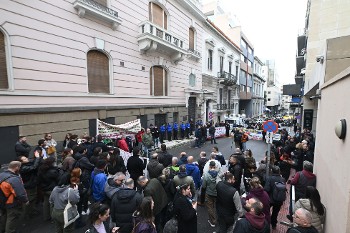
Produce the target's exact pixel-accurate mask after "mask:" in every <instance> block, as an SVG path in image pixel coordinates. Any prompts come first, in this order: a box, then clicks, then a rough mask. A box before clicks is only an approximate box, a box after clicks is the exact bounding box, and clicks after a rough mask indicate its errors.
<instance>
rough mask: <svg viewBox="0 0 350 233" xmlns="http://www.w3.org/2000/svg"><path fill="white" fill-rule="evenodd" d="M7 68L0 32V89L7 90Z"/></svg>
mask: <svg viewBox="0 0 350 233" xmlns="http://www.w3.org/2000/svg"><path fill="white" fill-rule="evenodd" d="M8 88H9V84H8V78H7V66H6V51H5V36H4V34H3V33H2V32H1V31H0V89H8Z"/></svg>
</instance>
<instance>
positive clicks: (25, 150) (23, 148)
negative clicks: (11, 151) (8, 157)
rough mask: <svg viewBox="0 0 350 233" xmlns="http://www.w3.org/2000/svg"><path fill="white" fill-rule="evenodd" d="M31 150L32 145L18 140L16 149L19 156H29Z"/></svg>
mask: <svg viewBox="0 0 350 233" xmlns="http://www.w3.org/2000/svg"><path fill="white" fill-rule="evenodd" d="M30 150H31V146H30V145H29V144H28V143H26V142H16V144H15V151H16V155H17V156H20V155H24V156H25V157H27V158H28V156H29V152H30Z"/></svg>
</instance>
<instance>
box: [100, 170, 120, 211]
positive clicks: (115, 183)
mask: <svg viewBox="0 0 350 233" xmlns="http://www.w3.org/2000/svg"><path fill="white" fill-rule="evenodd" d="M124 183H125V174H124V173H122V172H117V173H116V174H115V175H114V176H112V177H110V178H108V179H107V182H106V184H105V185H104V192H105V193H106V197H107V203H108V204H110V203H111V200H112V199H113V196H114V194H115V193H116V192H118V191H119V190H120V189H121V188H123V187H124Z"/></svg>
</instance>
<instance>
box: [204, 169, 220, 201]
mask: <svg viewBox="0 0 350 233" xmlns="http://www.w3.org/2000/svg"><path fill="white" fill-rule="evenodd" d="M217 176H218V172H217V171H215V170H209V171H208V172H207V173H205V174H204V178H203V186H202V187H203V188H206V191H205V193H206V194H208V195H210V196H214V197H216V196H217V192H216V179H217Z"/></svg>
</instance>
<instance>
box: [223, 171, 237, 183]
mask: <svg viewBox="0 0 350 233" xmlns="http://www.w3.org/2000/svg"><path fill="white" fill-rule="evenodd" d="M224 178H225V181H226V182H228V183H230V184H233V183H234V182H235V177H234V176H233V174H232V173H231V172H226V173H225V174H224Z"/></svg>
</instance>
